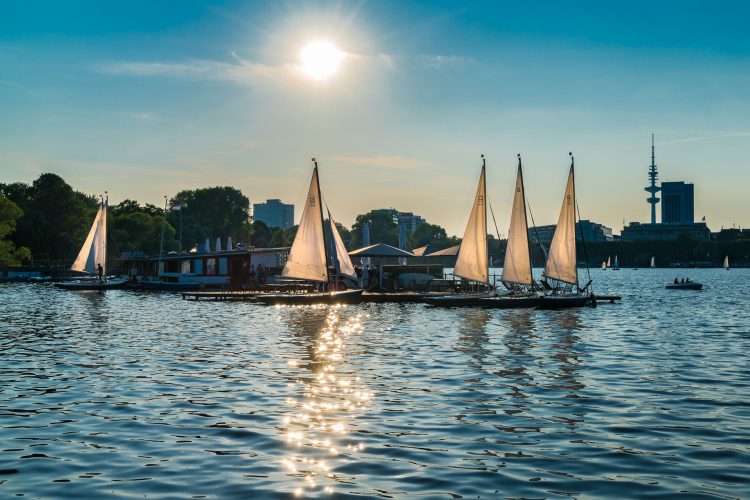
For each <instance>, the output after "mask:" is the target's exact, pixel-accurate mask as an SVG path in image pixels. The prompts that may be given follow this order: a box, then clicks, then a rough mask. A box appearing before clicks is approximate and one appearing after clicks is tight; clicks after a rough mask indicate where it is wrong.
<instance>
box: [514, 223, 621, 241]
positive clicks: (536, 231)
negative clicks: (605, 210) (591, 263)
mask: <svg viewBox="0 0 750 500" xmlns="http://www.w3.org/2000/svg"><path fill="white" fill-rule="evenodd" d="M556 228H557V226H556V225H554V224H552V225H549V226H537V227H530V228H529V240H531V241H532V242H536V241H537V239H538V240H539V242H540V243H541V244H543V245H549V244H550V242H551V241H552V237H553V236H554V235H555V229H556ZM581 238H583V241H585V242H589V243H590V242H601V241H612V229H610V228H608V227H607V226H604V225H602V224H598V223H596V222H592V221H590V220H586V219H583V220H580V221H578V222H576V241H581Z"/></svg>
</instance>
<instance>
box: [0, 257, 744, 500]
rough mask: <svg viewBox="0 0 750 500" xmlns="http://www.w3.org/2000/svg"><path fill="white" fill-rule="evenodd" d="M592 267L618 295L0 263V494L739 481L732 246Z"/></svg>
mask: <svg viewBox="0 0 750 500" xmlns="http://www.w3.org/2000/svg"><path fill="white" fill-rule="evenodd" d="M592 273H593V277H594V279H595V280H596V281H595V284H596V287H597V290H598V291H600V292H613V293H622V295H623V303H622V304H619V305H601V306H599V307H598V308H596V309H588V308H587V309H580V310H570V311H534V310H517V311H500V310H478V309H464V310H461V309H432V308H428V307H426V306H423V305H376V304H371V305H360V306H347V307H333V308H329V307H313V308H304V307H278V308H277V307H264V306H259V305H253V304H247V303H193V302H184V301H182V300H180V298H179V296H174V295H169V294H144V293H136V292H130V291H126V290H123V291H110V292H107V293H104V294H99V293H96V292H67V291H62V290H57V289H55V288H52V287H47V286H35V285H23V284H19V285H12V284H9V285H5V286H0V313H1V314H2V318H1V321H0V360H1V362H0V437H1V438H2V439H0V452H1V453H0V497H1V498H5V497H15V496H16V495H19V494H23V495H24V496H26V497H33V498H60V497H68V498H104V497H108V496H114V495H118V496H132V497H144V496H146V497H166V498H193V497H201V496H202V497H208V498H289V497H294V496H295V495H297V496H299V497H304V498H306V497H321V498H326V497H328V498H343V497H356V498H363V497H364V498H368V497H369V498H375V497H384V496H393V497H403V496H415V497H416V496H418V497H438V498H452V497H464V498H476V497H482V498H485V497H495V496H502V497H534V498H540V497H570V496H605V495H607V496H617V497H642V496H664V495H712V496H719V497H746V496H747V493H748V491H750V465H748V464H750V437H748V436H750V370H748V366H750V363H749V362H748V361H749V360H748V353H749V352H750V307H748V305H749V304H748V297H750V270H738V269H735V270H732V271H729V272H727V271H723V270H690V271H689V272H687V271H667V270H648V269H644V270H639V271H631V270H622V271H599V270H595V271H592ZM675 273H677V274H678V275H679V276H683V275H688V276H690V277H691V278H692V279H694V280H700V281H703V282H704V283H705V284H706V290H705V291H703V292H697V293H696V292H679V291H678V292H673V291H667V290H664V288H663V284H664V283H666V282H667V281H669V280H671V279H672V278H674V276H675Z"/></svg>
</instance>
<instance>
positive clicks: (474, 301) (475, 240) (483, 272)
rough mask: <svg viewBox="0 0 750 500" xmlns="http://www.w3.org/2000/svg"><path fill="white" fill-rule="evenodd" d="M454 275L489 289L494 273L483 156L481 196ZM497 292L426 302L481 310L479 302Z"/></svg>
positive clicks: (478, 195) (466, 232) (466, 294)
mask: <svg viewBox="0 0 750 500" xmlns="http://www.w3.org/2000/svg"><path fill="white" fill-rule="evenodd" d="M453 274H454V275H455V276H458V277H459V278H463V279H465V280H468V281H473V282H475V283H478V284H481V285H487V286H488V285H489V280H490V269H489V259H488V256H487V184H486V181H485V160H484V155H482V171H481V174H480V175H479V185H478V186H477V194H476V196H475V197H474V204H473V205H472V209H471V215H469V221H468V222H467V223H466V229H465V230H464V237H463V239H462V240H461V246H460V248H459V250H458V257H457V258H456V265H455V266H454V268H453ZM492 296H493V292H476V293H463V294H455V295H441V296H439V297H429V298H425V299H424V302H425V303H427V304H430V305H434V306H446V307H456V306H477V305H479V300H480V299H483V298H487V297H492Z"/></svg>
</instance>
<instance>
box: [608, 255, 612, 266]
mask: <svg viewBox="0 0 750 500" xmlns="http://www.w3.org/2000/svg"><path fill="white" fill-rule="evenodd" d="M607 267H612V257H607Z"/></svg>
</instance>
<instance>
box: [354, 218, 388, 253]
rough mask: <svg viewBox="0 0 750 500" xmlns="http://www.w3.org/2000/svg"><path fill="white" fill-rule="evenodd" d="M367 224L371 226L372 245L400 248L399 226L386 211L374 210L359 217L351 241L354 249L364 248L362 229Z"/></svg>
mask: <svg viewBox="0 0 750 500" xmlns="http://www.w3.org/2000/svg"><path fill="white" fill-rule="evenodd" d="M366 223H369V224H370V243H372V244H375V243H385V244H387V245H392V246H398V225H397V224H396V223H395V222H394V221H393V217H391V215H390V214H389V213H387V212H385V211H381V210H372V211H370V212H368V213H366V214H361V215H358V216H357V218H356V220H355V222H354V225H353V226H352V230H351V237H350V241H349V245H350V246H351V247H352V248H359V247H361V246H362V228H363V227H364V225H365V224H366Z"/></svg>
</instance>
